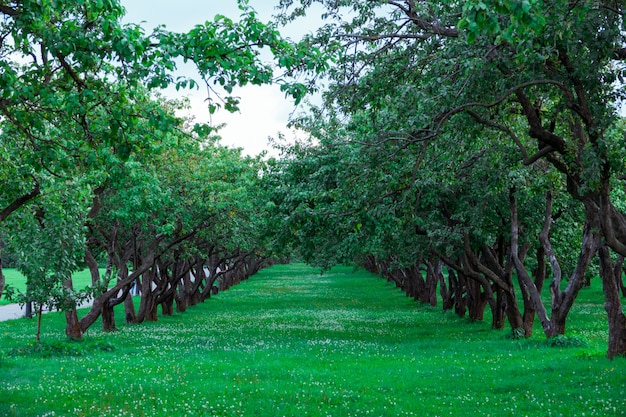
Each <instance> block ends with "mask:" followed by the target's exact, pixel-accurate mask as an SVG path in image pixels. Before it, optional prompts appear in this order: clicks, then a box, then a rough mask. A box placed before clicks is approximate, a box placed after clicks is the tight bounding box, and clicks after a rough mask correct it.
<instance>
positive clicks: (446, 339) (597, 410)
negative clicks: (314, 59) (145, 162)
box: [0, 265, 626, 417]
mask: <svg viewBox="0 0 626 417" xmlns="http://www.w3.org/2000/svg"><path fill="white" fill-rule="evenodd" d="M589 308H590V307H589ZM593 309H594V310H593V311H596V310H597V306H594V307H593ZM590 311H591V310H589V311H588V312H585V313H584V314H583V315H588V314H596V313H591V312H590ZM572 320H575V318H572ZM121 321H122V320H121V317H120V323H121ZM33 326H34V324H33V323H30V322H27V321H25V320H17V321H10V322H6V323H0V336H1V337H2V339H1V340H2V343H1V344H0V415H1V416H4V415H7V416H35V415H42V416H43V415H47V416H52V415H54V416H94V415H98V416H268V417H269V416H271V417H276V416H333V417H340V416H470V415H471V416H474V415H481V416H524V415H528V416H560V415H562V416H583V415H584V416H618V415H626V406H625V404H626V403H625V402H624V398H626V386H625V385H626V361H625V360H622V359H619V360H615V361H608V360H606V359H605V358H604V354H603V349H604V348H603V347H602V346H601V345H600V341H601V337H602V336H597V334H596V333H602V332H603V331H602V330H597V331H596V330H594V329H591V330H589V331H588V333H587V336H588V339H589V341H590V345H589V346H588V347H584V348H572V347H570V348H551V347H547V346H546V345H545V344H544V343H543V341H542V338H541V337H539V336H538V337H537V338H536V339H531V340H522V341H512V340H509V339H508V338H506V337H505V333H504V332H498V331H493V330H491V329H490V328H489V325H488V324H485V323H470V322H468V321H467V320H464V319H459V318H457V317H455V316H454V315H453V314H452V313H443V312H442V311H441V310H440V309H437V308H431V307H427V306H420V305H418V304H416V303H415V302H413V301H411V300H409V299H407V298H405V297H404V296H403V295H402V293H401V292H399V291H398V290H397V289H395V288H393V287H392V286H390V285H389V284H387V283H385V281H383V280H382V279H380V278H377V277H375V276H373V275H370V274H368V273H364V272H353V271H352V270H351V269H349V268H336V269H334V270H333V271H331V272H329V273H327V274H325V275H321V276H320V275H319V272H318V271H316V270H313V269H311V268H308V267H306V266H303V265H290V266H277V267H273V268H271V269H268V270H264V271H262V272H261V273H260V274H258V275H257V276H255V277H253V278H252V279H250V280H249V281H247V282H245V283H243V284H241V285H239V286H237V287H235V288H233V289H231V290H230V291H228V292H225V293H223V294H219V295H218V296H217V297H215V298H213V299H211V300H209V301H207V302H206V303H204V304H201V305H199V306H196V307H194V308H192V309H190V310H189V311H187V312H186V313H184V314H177V315H175V316H173V317H165V318H161V319H160V321H159V322H157V323H146V324H143V325H140V326H123V327H122V328H121V330H120V331H118V332H116V333H114V334H102V333H100V332H99V331H90V333H89V334H88V335H87V336H86V340H85V342H83V343H81V344H78V345H76V346H75V347H67V346H69V344H67V343H65V342H60V341H61V340H62V329H63V322H62V317H61V316H60V315H59V314H57V313H53V314H50V315H49V316H47V317H45V318H44V330H45V334H44V335H43V339H44V340H47V341H48V342H49V343H51V345H54V346H57V347H60V349H61V350H63V349H66V348H67V349H66V351H65V353H64V354H60V353H53V354H52V356H50V357H35V358H33V357H26V356H20V355H19V354H16V352H15V351H13V353H12V354H10V353H9V351H10V350H11V349H15V348H17V347H19V346H24V345H25V344H27V343H28V342H29V341H30V340H32V338H33V337H34V336H33ZM595 337H598V341H599V342H598V344H597V346H596V342H595V341H594V340H595V339H594V338H595ZM54 341H59V342H54ZM52 342H54V343H52ZM55 343H56V345H55ZM76 355H78V356H76Z"/></svg>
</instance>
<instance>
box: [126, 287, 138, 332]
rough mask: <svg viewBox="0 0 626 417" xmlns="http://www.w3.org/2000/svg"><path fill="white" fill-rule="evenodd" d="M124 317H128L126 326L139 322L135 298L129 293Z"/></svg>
mask: <svg viewBox="0 0 626 417" xmlns="http://www.w3.org/2000/svg"><path fill="white" fill-rule="evenodd" d="M124 316H125V317H126V324H131V323H135V321H136V320H137V313H135V302H134V301H133V296H132V294H131V293H130V291H129V292H128V294H126V297H125V298H124Z"/></svg>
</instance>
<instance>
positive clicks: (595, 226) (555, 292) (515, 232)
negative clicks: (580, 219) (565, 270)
mask: <svg viewBox="0 0 626 417" xmlns="http://www.w3.org/2000/svg"><path fill="white" fill-rule="evenodd" d="M510 205H511V225H512V227H511V259H512V260H513V263H514V265H515V269H516V270H517V274H518V277H519V279H520V282H521V286H522V287H526V289H527V290H528V291H529V298H530V301H531V302H532V304H533V306H534V308H535V310H536V312H537V315H538V317H539V321H540V322H541V325H542V327H543V331H544V333H545V335H546V337H554V336H557V335H562V334H565V325H566V321H567V315H568V314H569V311H570V309H571V307H572V305H573V303H574V300H575V299H576V297H577V296H578V294H579V292H580V290H581V289H582V287H583V285H584V275H585V273H586V272H587V268H588V266H589V263H590V262H591V260H592V259H593V257H594V256H595V254H596V253H597V250H598V243H599V236H598V234H597V232H598V230H599V228H600V227H599V226H600V224H599V217H598V215H597V210H596V208H595V205H594V204H593V203H592V202H588V203H587V204H585V225H584V229H583V238H582V242H581V248H580V253H579V255H578V263H577V265H576V269H575V270H574V272H573V273H572V275H571V276H570V277H569V282H568V284H567V287H566V288H565V290H561V280H562V278H563V277H562V272H561V267H560V265H559V262H558V260H557V257H556V254H555V253H554V250H553V248H552V245H551V243H550V226H551V224H552V194H551V193H548V194H547V195H546V215H545V221H544V227H543V229H542V231H541V233H540V234H539V240H540V241H541V245H542V247H543V250H544V251H545V256H546V258H547V260H548V262H549V263H550V266H551V268H552V282H551V283H550V294H551V299H552V309H551V316H550V317H548V314H547V309H546V307H545V305H544V304H543V300H542V299H541V294H540V288H538V287H537V285H536V284H535V282H533V280H532V278H531V277H530V275H529V274H528V271H527V270H526V268H525V267H524V264H523V262H522V260H521V259H520V256H519V255H518V247H517V245H518V236H519V221H518V218H517V202H516V201H515V196H514V194H513V193H511V195H510ZM536 282H537V283H538V284H540V285H542V284H543V279H542V278H540V279H539V280H537V279H536Z"/></svg>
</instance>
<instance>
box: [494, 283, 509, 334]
mask: <svg viewBox="0 0 626 417" xmlns="http://www.w3.org/2000/svg"><path fill="white" fill-rule="evenodd" d="M495 297H496V300H495V308H494V309H492V316H491V328H492V329H496V330H501V329H504V323H505V319H506V311H507V299H506V295H505V294H504V290H503V289H502V288H496V291H495Z"/></svg>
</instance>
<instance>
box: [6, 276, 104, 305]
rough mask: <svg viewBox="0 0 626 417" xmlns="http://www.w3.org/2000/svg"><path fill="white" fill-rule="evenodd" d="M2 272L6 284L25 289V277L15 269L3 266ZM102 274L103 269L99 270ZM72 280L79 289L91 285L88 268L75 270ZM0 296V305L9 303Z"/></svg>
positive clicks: (21, 289)
mask: <svg viewBox="0 0 626 417" xmlns="http://www.w3.org/2000/svg"><path fill="white" fill-rule="evenodd" d="M2 273H3V274H4V277H5V279H6V282H7V284H9V285H11V286H12V287H14V288H16V289H17V290H19V291H26V278H25V277H24V276H23V275H22V274H21V273H20V272H19V271H18V270H17V269H13V268H3V269H2ZM100 273H101V274H104V269H102V270H101V271H100ZM72 279H73V282H74V288H75V289H77V290H79V289H83V288H85V287H87V286H90V285H91V274H90V273H89V270H88V269H85V270H83V271H79V272H76V273H75V274H74V275H73V276H72ZM0 295H2V297H0V305H5V304H10V301H8V300H7V299H5V297H4V295H3V294H0Z"/></svg>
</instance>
